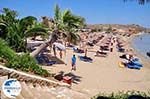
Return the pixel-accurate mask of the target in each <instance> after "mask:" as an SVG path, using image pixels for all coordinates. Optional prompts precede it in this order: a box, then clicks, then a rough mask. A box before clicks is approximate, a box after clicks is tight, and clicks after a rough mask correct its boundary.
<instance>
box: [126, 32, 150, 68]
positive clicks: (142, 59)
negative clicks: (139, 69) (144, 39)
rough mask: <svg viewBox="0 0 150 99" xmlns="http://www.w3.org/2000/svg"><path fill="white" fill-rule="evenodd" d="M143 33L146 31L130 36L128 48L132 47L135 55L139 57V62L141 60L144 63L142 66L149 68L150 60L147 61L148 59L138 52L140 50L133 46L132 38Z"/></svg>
mask: <svg viewBox="0 0 150 99" xmlns="http://www.w3.org/2000/svg"><path fill="white" fill-rule="evenodd" d="M143 34H146V33H140V34H138V35H133V36H132V37H130V38H129V39H128V40H129V41H128V45H129V48H132V49H133V50H134V52H135V54H136V55H137V57H139V58H140V60H141V62H142V64H143V65H144V67H146V68H148V69H149V70H150V66H149V64H150V61H149V59H147V58H146V57H145V56H144V55H142V54H141V53H140V51H138V50H137V49H136V48H134V46H133V44H132V43H133V40H134V39H135V37H137V36H141V35H143Z"/></svg>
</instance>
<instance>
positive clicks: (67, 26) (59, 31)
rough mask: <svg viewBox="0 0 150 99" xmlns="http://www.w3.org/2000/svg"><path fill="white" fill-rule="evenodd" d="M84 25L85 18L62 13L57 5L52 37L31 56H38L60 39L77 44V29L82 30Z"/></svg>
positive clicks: (66, 12) (67, 12) (67, 11)
mask: <svg viewBox="0 0 150 99" xmlns="http://www.w3.org/2000/svg"><path fill="white" fill-rule="evenodd" d="M84 25H85V19H84V18H82V17H80V16H76V15H74V14H72V13H71V11H70V10H65V11H64V12H61V10H60V8H59V6H58V5H56V6H55V8H54V24H53V26H54V30H53V31H52V33H51V35H50V39H49V41H47V42H46V43H44V44H42V45H41V46H40V47H39V49H37V50H35V51H34V52H33V53H31V56H36V55H37V54H38V53H40V51H41V50H42V49H44V48H46V47H47V46H49V45H51V44H52V43H54V42H55V41H56V40H57V39H58V38H64V39H66V40H67V41H68V42H70V43H76V41H78V40H79V35H78V34H77V33H76V29H78V28H82V27H83V26H84Z"/></svg>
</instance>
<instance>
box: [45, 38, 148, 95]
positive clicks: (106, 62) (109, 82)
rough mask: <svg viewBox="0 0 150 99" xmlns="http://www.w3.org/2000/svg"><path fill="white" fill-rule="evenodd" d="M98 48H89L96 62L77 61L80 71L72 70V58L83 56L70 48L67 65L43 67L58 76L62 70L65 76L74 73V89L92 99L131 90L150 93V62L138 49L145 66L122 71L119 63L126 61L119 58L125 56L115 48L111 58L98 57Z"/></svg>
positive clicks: (110, 53)
mask: <svg viewBox="0 0 150 99" xmlns="http://www.w3.org/2000/svg"><path fill="white" fill-rule="evenodd" d="M132 39H133V37H131V38H128V39H126V40H127V41H128V42H126V43H127V46H126V48H128V47H131V40H132ZM98 49H99V47H98V46H94V47H93V48H92V49H88V55H87V56H88V57H91V58H92V59H93V62H92V63H87V62H83V61H80V60H79V59H78V58H77V70H76V71H71V57H72V55H73V54H75V55H76V57H78V55H81V54H78V53H74V52H73V50H72V49H67V65H65V64H55V65H53V66H49V67H48V66H43V68H45V69H47V70H50V71H51V72H53V73H56V74H57V73H58V72H61V71H62V72H64V74H68V73H69V74H71V75H72V76H73V77H74V83H73V84H72V86H71V88H72V89H73V90H76V91H79V92H82V93H86V94H88V95H89V96H93V95H95V94H98V93H99V92H105V93H111V92H117V91H128V90H137V91H142V92H147V91H149V90H150V76H149V75H150V65H149V64H150V62H149V61H148V60H146V59H145V58H144V57H143V56H141V55H140V54H139V53H137V51H136V50H134V52H135V53H136V55H137V56H138V57H139V58H140V60H141V62H142V64H143V66H144V67H143V68H141V69H140V70H136V69H129V68H120V67H119V66H118V62H119V61H122V59H121V58H119V56H120V55H122V53H120V52H117V50H116V49H115V47H114V50H113V52H109V53H108V56H107V57H96V56H94V55H95V52H96V51H97V50H98ZM82 55H84V53H83V54H82ZM63 59H65V58H63Z"/></svg>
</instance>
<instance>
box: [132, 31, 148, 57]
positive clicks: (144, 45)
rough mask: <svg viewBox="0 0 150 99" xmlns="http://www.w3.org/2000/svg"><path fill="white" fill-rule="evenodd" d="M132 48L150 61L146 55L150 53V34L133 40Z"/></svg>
mask: <svg viewBox="0 0 150 99" xmlns="http://www.w3.org/2000/svg"><path fill="white" fill-rule="evenodd" d="M132 46H133V47H134V48H135V49H136V50H137V51H138V52H139V53H141V54H142V55H143V56H145V58H148V59H150V57H148V56H147V55H146V53H147V52H150V34H148V33H145V34H142V35H139V36H137V37H135V38H134V39H133V42H132Z"/></svg>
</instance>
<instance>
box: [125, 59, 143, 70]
mask: <svg viewBox="0 0 150 99" xmlns="http://www.w3.org/2000/svg"><path fill="white" fill-rule="evenodd" d="M126 65H127V67H128V68H131V69H141V68H142V67H143V65H142V64H141V63H140V62H139V60H132V61H131V62H129V63H127V64H126Z"/></svg>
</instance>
